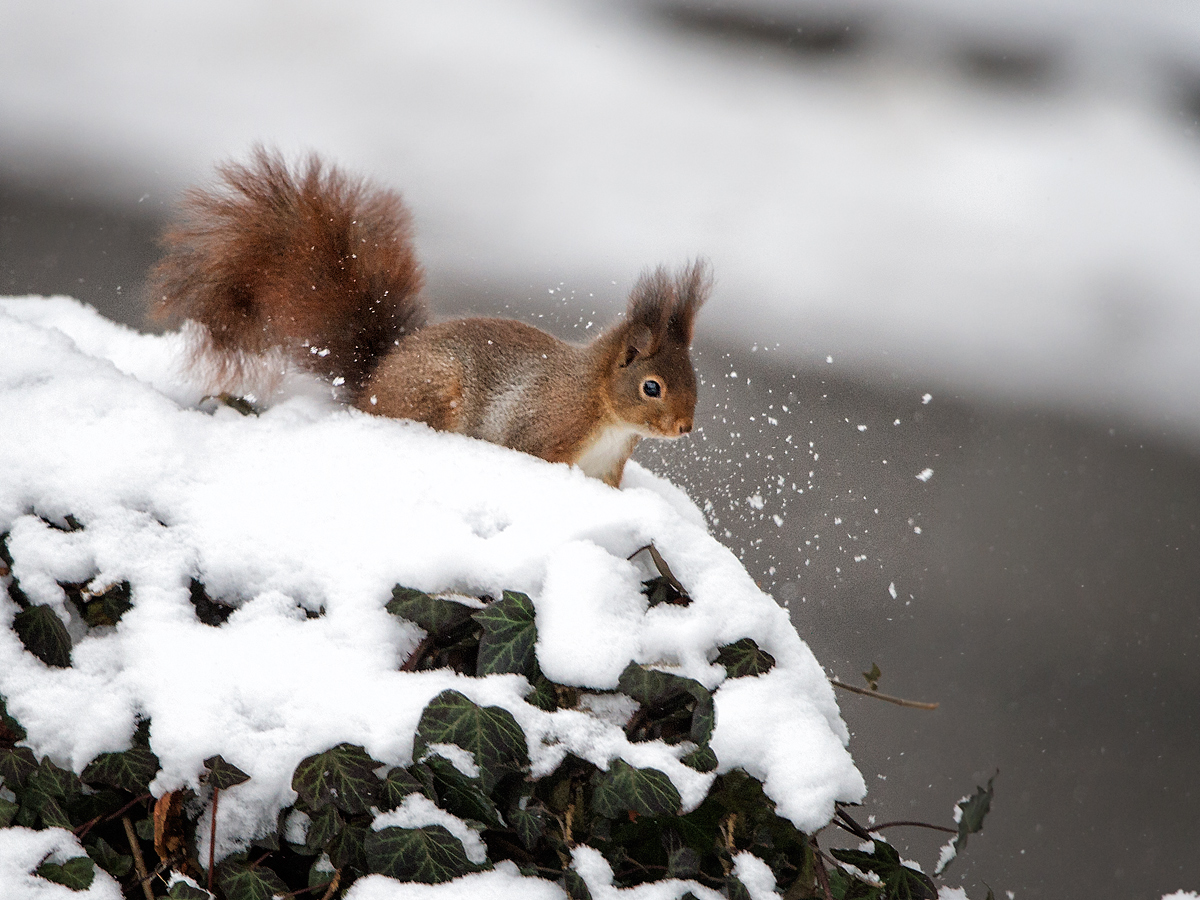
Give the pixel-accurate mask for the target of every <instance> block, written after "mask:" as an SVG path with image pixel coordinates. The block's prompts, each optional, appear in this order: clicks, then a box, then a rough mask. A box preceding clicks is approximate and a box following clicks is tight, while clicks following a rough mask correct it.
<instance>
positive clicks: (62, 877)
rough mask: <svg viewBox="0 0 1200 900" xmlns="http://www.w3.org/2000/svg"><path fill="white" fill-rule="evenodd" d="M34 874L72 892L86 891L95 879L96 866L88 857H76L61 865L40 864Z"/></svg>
mask: <svg viewBox="0 0 1200 900" xmlns="http://www.w3.org/2000/svg"><path fill="white" fill-rule="evenodd" d="M35 874H36V875H39V876H41V877H42V878H45V879H46V880H47V881H53V882H54V883H55V884H62V885H66V886H67V887H69V888H70V889H71V890H73V891H86V890H87V889H88V888H90V887H91V886H92V880H93V879H94V878H95V877H96V866H95V864H94V863H93V862H92V861H91V860H90V859H89V858H88V857H86V856H77V857H75V858H74V859H68V860H67V861H66V862H65V863H63V864H62V865H57V864H56V863H49V862H47V863H42V864H41V865H40V866H38V867H37V870H36V872H35Z"/></svg>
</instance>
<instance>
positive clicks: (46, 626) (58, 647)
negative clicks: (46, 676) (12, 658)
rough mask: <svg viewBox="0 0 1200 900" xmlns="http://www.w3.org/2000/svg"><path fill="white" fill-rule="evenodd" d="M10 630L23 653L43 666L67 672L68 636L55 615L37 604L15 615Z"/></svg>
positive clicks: (65, 628) (69, 643)
mask: <svg viewBox="0 0 1200 900" xmlns="http://www.w3.org/2000/svg"><path fill="white" fill-rule="evenodd" d="M13 630H15V631H16V632H17V637H19V638H20V639H21V643H22V644H24V645H25V649H26V650H28V651H29V652H30V653H32V654H33V655H34V656H36V657H37V658H38V659H40V660H41V661H42V662H44V663H45V664H46V665H48V666H54V667H55V668H58V669H67V668H70V666H71V636H70V635H69V634H67V626H66V625H64V624H63V623H62V619H60V618H59V617H58V613H56V612H55V611H54V610H53V609H51V608H50V607H49V606H46V605H45V604H44V603H40V604H38V605H37V606H31V607H29V609H25V610H22V611H21V612H19V613H17V614H16V616H14V617H13Z"/></svg>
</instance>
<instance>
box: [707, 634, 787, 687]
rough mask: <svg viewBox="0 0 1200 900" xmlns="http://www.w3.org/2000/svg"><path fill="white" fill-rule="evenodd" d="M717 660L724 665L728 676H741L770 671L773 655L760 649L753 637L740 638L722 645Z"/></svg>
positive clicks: (773, 661)
mask: <svg viewBox="0 0 1200 900" xmlns="http://www.w3.org/2000/svg"><path fill="white" fill-rule="evenodd" d="M717 662H718V663H719V664H720V665H722V666H724V667H725V672H726V674H727V675H728V676H729V677H730V678H742V677H744V676H753V675H762V674H763V673H764V672H769V671H771V669H772V668H773V667H774V665H775V657H773V656H772V655H771V654H770V653H768V652H767V651H766V650H760V649H759V647H758V644H756V643H755V642H754V641H753V639H751V638H742V639H741V640H740V641H734V642H733V643H732V644H726V645H725V646H724V647H722V648H721V650H720V652H719V653H718V654H717Z"/></svg>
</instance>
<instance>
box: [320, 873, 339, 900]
mask: <svg viewBox="0 0 1200 900" xmlns="http://www.w3.org/2000/svg"><path fill="white" fill-rule="evenodd" d="M341 883H342V870H341V869H335V870H334V872H333V881H331V882H329V890H327V891H326V892H325V893H324V894H323V895H322V896H321V900H329V898H330V897H332V896H333V894H334V892H335V891H336V890H337V889H338V885H339V884H341Z"/></svg>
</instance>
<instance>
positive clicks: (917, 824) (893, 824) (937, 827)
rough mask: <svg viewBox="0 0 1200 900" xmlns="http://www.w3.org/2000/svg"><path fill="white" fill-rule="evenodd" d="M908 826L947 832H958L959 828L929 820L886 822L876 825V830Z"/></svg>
mask: <svg viewBox="0 0 1200 900" xmlns="http://www.w3.org/2000/svg"><path fill="white" fill-rule="evenodd" d="M904 826H907V827H909V828H928V829H930V830H931V831H944V832H946V834H958V829H957V828H947V827H946V826H945V825H933V824H931V823H929V822H884V823H883V824H882V825H876V826H875V830H876V831H883V829H885V828H900V827H904Z"/></svg>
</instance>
